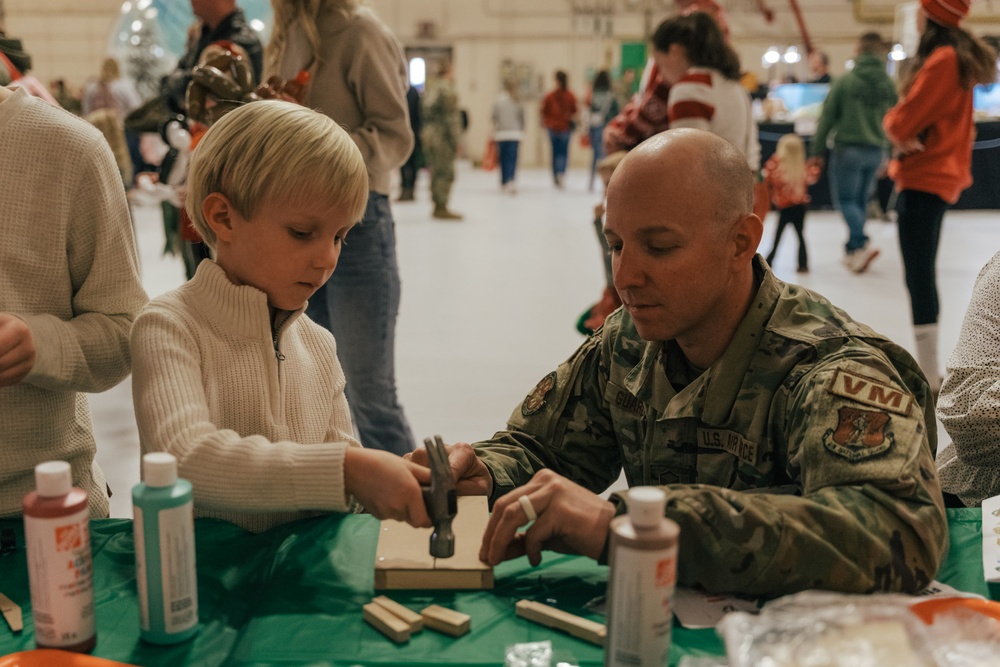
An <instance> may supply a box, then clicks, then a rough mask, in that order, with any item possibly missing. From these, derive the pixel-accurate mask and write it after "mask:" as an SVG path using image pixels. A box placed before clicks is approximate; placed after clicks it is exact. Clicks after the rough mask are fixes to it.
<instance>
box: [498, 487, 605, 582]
mask: <svg viewBox="0 0 1000 667" xmlns="http://www.w3.org/2000/svg"><path fill="white" fill-rule="evenodd" d="M522 496H527V498H528V500H529V501H530V504H531V507H533V508H534V511H535V514H536V515H537V518H536V519H535V523H534V524H533V525H532V526H531V527H530V528H528V530H526V531H524V532H523V533H518V532H517V529H518V528H520V527H521V526H523V525H525V524H526V523H528V521H529V519H530V517H529V516H528V515H527V514H526V512H525V509H524V507H523V506H522V505H521V502H520V498H521V497H522ZM614 515H615V508H614V505H612V504H611V503H610V502H608V501H606V500H603V499H601V497H600V496H597V495H595V494H593V493H591V492H590V491H588V490H587V489H585V488H583V487H582V486H580V485H579V484H575V483H574V482H571V481H570V480H568V479H566V478H565V477H562V476H560V475H558V474H556V473H554V472H552V471H551V470H547V469H546V470H540V471H538V472H537V473H535V476H534V477H532V478H531V481H530V482H528V483H527V484H525V485H524V486H522V487H520V488H518V489H515V490H514V491H511V492H510V493H508V494H507V495H505V496H503V497H502V498H500V499H499V500H498V501H497V502H496V504H495V505H494V506H493V515H492V516H490V522H489V523H488V524H487V525H486V532H485V533H484V534H483V544H482V547H480V549H479V559H480V560H482V561H484V562H486V563H488V564H490V565H499V564H500V563H502V562H503V561H505V560H510V559H511V558H517V557H518V556H523V555H524V554H527V555H528V560H529V561H530V562H531V564H532V565H538V564H539V563H540V562H541V560H542V549H548V550H550V551H558V552H559V553H564V554H580V555H583V556H589V557H590V558H594V559H597V558H598V557H600V555H601V552H602V551H603V550H604V543H605V542H606V541H607V538H608V530H609V528H610V526H611V519H612V518H613V517H614Z"/></svg>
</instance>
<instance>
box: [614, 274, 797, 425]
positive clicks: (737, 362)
mask: <svg viewBox="0 0 1000 667" xmlns="http://www.w3.org/2000/svg"><path fill="white" fill-rule="evenodd" d="M753 270H754V276H755V277H756V278H757V281H758V282H759V283H760V287H758V288H757V294H756V295H755V296H754V299H753V302H752V303H751V304H750V309H749V310H748V311H747V314H746V315H745V316H744V317H743V320H742V321H741V322H740V324H739V326H738V327H737V328H736V333H735V334H734V335H733V339H732V340H731V341H730V343H729V346H728V347H727V348H726V351H725V352H723V353H722V357H720V358H719V360H718V361H716V362H715V363H714V364H712V366H711V367H709V368H708V370H706V371H705V372H704V373H702V374H701V375H700V376H699V377H698V378H696V379H695V380H694V381H693V382H691V383H690V384H689V385H688V386H687V387H685V388H684V389H683V390H681V391H680V392H676V391H674V388H673V387H672V386H671V384H670V381H669V380H668V379H667V374H666V370H665V363H664V362H665V359H664V358H663V355H665V354H671V353H675V354H679V353H680V351H679V348H677V347H676V346H673V345H665V344H664V343H663V342H649V343H646V346H645V349H644V350H643V354H642V358H641V359H640V360H639V363H638V364H636V366H634V367H633V368H632V370H631V371H629V373H628V375H627V376H626V378H625V381H624V384H625V388H626V389H628V390H629V391H630V392H631V393H632V394H633V395H634V396H635V397H636V398H638V399H639V400H641V401H643V402H645V403H646V404H648V405H651V406H653V407H654V408H655V409H656V411H657V412H658V413H659V414H660V416H661V418H662V419H677V418H681V417H698V418H700V419H701V420H702V421H703V422H704V423H706V424H709V425H720V424H722V423H723V422H725V420H726V418H727V417H728V416H729V412H730V408H731V406H732V405H733V403H734V402H735V401H736V398H737V396H738V394H739V392H740V389H741V387H743V385H744V384H745V383H746V381H747V378H746V375H747V371H748V370H750V364H751V362H752V361H753V358H754V356H755V353H756V351H757V347H758V346H759V345H760V341H761V338H762V337H763V334H764V330H765V328H766V327H767V324H768V322H769V321H770V319H771V314H772V313H773V312H774V308H775V306H776V305H777V303H778V298H779V297H780V296H781V293H782V291H783V290H784V287H785V284H784V283H783V282H782V281H780V280H778V279H777V278H776V277H775V275H774V274H773V273H772V272H771V270H770V269H769V268H768V267H767V264H766V263H765V262H764V261H763V259H762V258H761V256H760V255H757V256H756V257H754V259H753ZM675 398H678V400H674V399H675Z"/></svg>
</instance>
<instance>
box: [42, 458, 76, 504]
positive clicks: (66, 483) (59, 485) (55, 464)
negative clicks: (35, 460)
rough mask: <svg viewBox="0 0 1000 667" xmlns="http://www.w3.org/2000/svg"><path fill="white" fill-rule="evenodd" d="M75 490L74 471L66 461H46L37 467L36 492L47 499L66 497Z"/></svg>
mask: <svg viewBox="0 0 1000 667" xmlns="http://www.w3.org/2000/svg"><path fill="white" fill-rule="evenodd" d="M72 489H73V471H72V470H71V469H70V467H69V464H68V463H66V462H65V461H46V462H45V463H39V464H38V465H36V466H35V490H36V491H37V492H38V495H40V496H44V497H45V498H58V497H59V496H65V495H66V494H67V493H69V492H70V491H71V490H72Z"/></svg>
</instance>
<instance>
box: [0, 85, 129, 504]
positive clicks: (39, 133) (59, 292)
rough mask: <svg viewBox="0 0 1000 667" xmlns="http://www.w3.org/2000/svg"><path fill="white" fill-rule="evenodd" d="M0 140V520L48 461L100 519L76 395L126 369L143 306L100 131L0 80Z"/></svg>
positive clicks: (115, 177)
mask: <svg viewBox="0 0 1000 667" xmlns="http://www.w3.org/2000/svg"><path fill="white" fill-rule="evenodd" d="M0 146H2V147H3V149H2V150H0V211H3V213H2V215H0V238H2V239H3V242H0V517H5V518H6V517H14V516H20V514H21V501H22V499H23V498H24V496H25V494H27V493H28V492H29V491H33V490H34V489H35V477H34V468H35V466H36V465H37V464H39V463H42V462H43V461H51V460H54V459H58V460H63V461H67V462H68V463H69V464H70V466H71V467H72V469H73V483H74V484H75V485H76V486H78V487H80V488H82V489H83V490H85V491H86V492H87V498H88V503H89V507H90V516H91V517H92V518H101V517H106V516H108V490H109V489H108V485H107V482H106V480H105V478H104V473H103V472H102V471H101V469H100V468H99V467H98V465H97V463H96V462H95V460H94V456H95V454H96V452H97V445H96V443H95V442H94V434H93V430H92V428H91V422H90V409H89V408H88V407H87V398H86V396H84V394H85V393H95V392H101V391H105V390H107V389H110V388H111V387H113V386H115V385H117V384H118V383H119V382H121V381H122V380H123V379H125V377H126V376H128V374H129V370H130V368H131V357H130V355H129V346H128V337H129V331H130V330H131V328H132V322H133V320H134V319H135V317H136V314H137V313H138V312H139V309H140V308H142V306H143V304H144V303H146V293H145V292H144V291H143V289H142V282H141V280H140V277H139V262H138V258H137V257H136V250H135V239H134V238H133V235H132V223H131V221H130V218H129V211H128V205H127V203H126V201H125V190H124V188H123V187H122V181H121V178H120V176H119V174H118V169H117V168H116V167H115V161H114V158H113V157H112V155H111V151H110V149H109V148H108V145H107V142H105V140H104V137H103V136H101V134H100V133H99V132H98V131H97V130H96V129H94V128H93V127H92V126H91V125H89V124H87V123H86V122H84V121H83V120H81V119H79V118H76V117H74V116H71V115H70V114H68V113H66V112H65V111H63V110H62V109H59V108H57V107H55V106H52V105H50V104H48V103H46V102H44V101H42V100H39V99H35V98H33V97H31V96H29V95H28V94H27V91H25V90H24V89H17V90H13V91H12V90H10V89H7V88H4V87H0ZM117 491H118V492H119V493H121V492H125V493H127V492H128V490H127V489H120V488H119V489H117Z"/></svg>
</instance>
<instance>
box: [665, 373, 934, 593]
mask: <svg viewBox="0 0 1000 667" xmlns="http://www.w3.org/2000/svg"><path fill="white" fill-rule="evenodd" d="M902 386H903V385H902V383H901V382H900V380H899V376H898V374H897V373H896V372H895V371H894V369H893V368H892V367H891V366H890V365H889V364H888V363H887V362H884V361H881V360H880V359H879V358H872V357H871V356H869V357H867V358H864V359H861V358H857V359H847V358H839V359H836V360H835V361H832V362H827V363H824V364H821V365H820V366H817V367H815V368H813V369H811V370H809V371H808V372H806V373H805V374H804V375H803V376H802V377H801V379H800V380H798V381H797V382H796V384H795V386H794V387H792V388H791V389H789V390H785V391H784V392H782V393H779V398H777V399H776V400H775V403H774V404H772V406H771V414H770V420H771V421H770V423H771V425H772V426H771V435H770V437H772V438H776V439H783V440H784V441H785V442H787V448H788V460H787V462H786V468H787V470H786V471H787V474H788V477H789V478H790V480H791V481H792V482H793V483H794V485H795V486H796V487H797V490H798V493H796V494H795V495H778V494H775V493H766V492H765V493H752V492H751V493H747V492H743V493H741V492H737V491H732V490H727V489H719V488H715V487H704V486H700V487H699V486H694V487H691V486H678V487H676V488H670V489H669V491H670V495H669V500H668V510H667V515H668V516H669V517H670V518H672V519H674V520H675V521H677V522H678V523H679V524H680V526H681V540H680V559H679V566H680V568H679V574H678V576H679V581H680V582H681V583H683V584H685V585H695V584H698V585H701V586H703V587H704V588H706V589H708V590H711V591H732V592H741V593H748V594H753V595H767V596H773V595H781V594H785V593H790V592H793V591H798V590H803V589H808V588H821V589H828V590H837V591H845V592H853V593H870V592H875V591H907V592H912V591H917V590H920V589H921V588H923V587H925V586H926V585H927V584H928V583H929V582H930V581H931V580H932V579H933V578H934V576H935V574H936V573H937V570H938V566H939V565H940V563H941V562H942V560H943V559H944V554H945V551H946V549H947V542H948V536H947V520H946V517H945V513H944V507H943V502H942V500H941V489H940V485H939V482H938V479H937V476H936V472H935V468H934V455H933V443H934V433H933V431H932V432H931V433H930V434H929V433H928V431H927V429H926V427H925V423H927V419H928V415H930V414H932V413H930V412H928V411H927V410H926V408H925V406H927V405H928V404H929V399H930V393H929V391H927V388H926V383H925V382H923V380H922V379H921V381H920V387H919V388H918V392H917V393H918V395H917V396H916V397H914V396H913V395H911V394H910V393H909V391H907V390H906V389H902V388H901V387H902ZM929 423H931V424H932V425H933V424H934V422H933V417H932V416H931V417H930V422H929ZM932 428H933V426H932Z"/></svg>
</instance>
